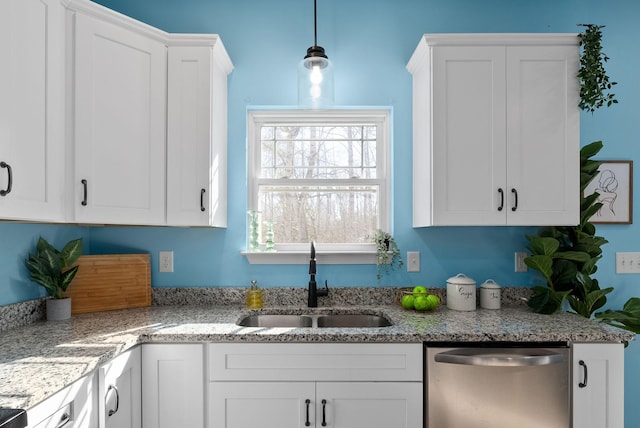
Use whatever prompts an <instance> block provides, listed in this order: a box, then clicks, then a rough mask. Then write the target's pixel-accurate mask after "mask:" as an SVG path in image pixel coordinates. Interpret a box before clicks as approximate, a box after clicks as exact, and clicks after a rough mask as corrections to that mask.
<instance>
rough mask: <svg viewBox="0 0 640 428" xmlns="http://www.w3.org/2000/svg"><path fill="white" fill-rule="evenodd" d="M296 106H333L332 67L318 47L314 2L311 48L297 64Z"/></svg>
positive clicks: (314, 2) (322, 49)
mask: <svg viewBox="0 0 640 428" xmlns="http://www.w3.org/2000/svg"><path fill="white" fill-rule="evenodd" d="M298 105H299V106H300V107H303V108H311V109H320V108H326V107H330V106H332V105H333V67H332V65H331V61H329V58H328V57H327V55H326V54H325V52H324V48H323V47H321V46H318V17H317V5H316V0H313V46H311V47H310V48H309V49H307V54H306V55H305V57H304V59H303V60H302V61H300V63H299V64H298Z"/></svg>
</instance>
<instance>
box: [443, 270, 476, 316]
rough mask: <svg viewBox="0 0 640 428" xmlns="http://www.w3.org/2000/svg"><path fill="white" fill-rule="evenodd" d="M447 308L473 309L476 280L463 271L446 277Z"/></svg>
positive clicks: (474, 308) (456, 309)
mask: <svg viewBox="0 0 640 428" xmlns="http://www.w3.org/2000/svg"><path fill="white" fill-rule="evenodd" d="M447 308H449V309H453V310H454V311H475V310H476V282H475V281H474V280H473V279H471V278H469V277H468V276H466V275H465V274H463V273H459V274H457V275H456V276H454V277H452V278H449V279H447Z"/></svg>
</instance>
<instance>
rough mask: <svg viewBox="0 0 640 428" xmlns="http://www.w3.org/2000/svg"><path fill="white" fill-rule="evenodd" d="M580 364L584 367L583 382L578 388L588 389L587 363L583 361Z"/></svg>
mask: <svg viewBox="0 0 640 428" xmlns="http://www.w3.org/2000/svg"><path fill="white" fill-rule="evenodd" d="M578 364H580V365H581V366H582V374H583V377H582V380H583V381H582V382H580V383H579V384H578V388H586V387H587V363H585V362H584V361H583V360H580V361H578Z"/></svg>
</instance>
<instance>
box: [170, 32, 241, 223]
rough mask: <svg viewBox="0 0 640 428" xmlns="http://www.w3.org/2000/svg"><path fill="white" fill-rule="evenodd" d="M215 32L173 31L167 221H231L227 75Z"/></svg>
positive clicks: (228, 63) (228, 69)
mask: <svg viewBox="0 0 640 428" xmlns="http://www.w3.org/2000/svg"><path fill="white" fill-rule="evenodd" d="M232 69H233V65H232V64H231V60H230V59H229V57H228V55H227V53H226V51H225V49H224V46H223V45H222V41H221V40H220V39H219V37H217V36H215V35H208V36H207V35H178V34H172V35H170V40H169V48H168V99H167V106H168V117H167V224H168V225H175V226H215V227H226V225H227V169H226V161H225V159H226V157H227V75H228V74H229V73H230V72H231V70H232Z"/></svg>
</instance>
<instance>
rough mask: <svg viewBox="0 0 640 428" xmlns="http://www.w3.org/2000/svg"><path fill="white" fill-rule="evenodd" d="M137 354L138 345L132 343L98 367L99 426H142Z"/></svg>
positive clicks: (138, 356)
mask: <svg viewBox="0 0 640 428" xmlns="http://www.w3.org/2000/svg"><path fill="white" fill-rule="evenodd" d="M140 354H141V351H140V347H139V346H138V347H135V348H133V349H131V350H130V351H127V352H125V353H123V354H121V355H119V356H117V357H116V358H114V359H113V360H112V361H110V362H109V363H107V364H105V365H104V366H102V367H101V368H100V370H99V372H98V378H99V381H98V397H99V399H98V415H99V427H100V428H141V427H142V417H141V413H142V412H141V399H142V388H141V386H142V385H141V376H140ZM93 426H95V425H93Z"/></svg>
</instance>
